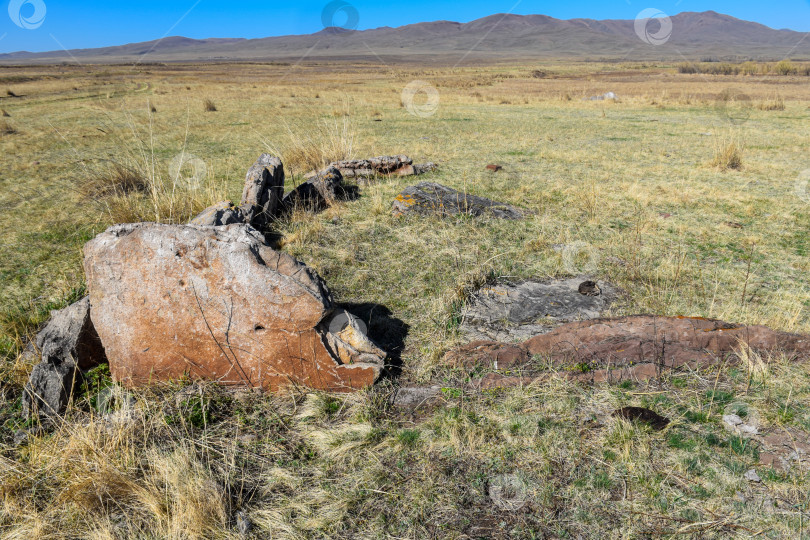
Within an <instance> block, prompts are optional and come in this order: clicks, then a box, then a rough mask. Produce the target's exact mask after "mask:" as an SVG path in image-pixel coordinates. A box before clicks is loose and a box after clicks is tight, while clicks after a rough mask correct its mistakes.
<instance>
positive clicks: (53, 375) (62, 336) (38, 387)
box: [23, 298, 106, 416]
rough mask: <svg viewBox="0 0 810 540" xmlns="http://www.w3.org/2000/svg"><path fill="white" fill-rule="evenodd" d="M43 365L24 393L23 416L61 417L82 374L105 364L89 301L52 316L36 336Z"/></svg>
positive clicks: (33, 376)
mask: <svg viewBox="0 0 810 540" xmlns="http://www.w3.org/2000/svg"><path fill="white" fill-rule="evenodd" d="M36 349H37V350H39V353H40V355H41V359H42V361H41V362H40V363H39V364H37V365H36V366H35V367H34V370H33V372H32V373H31V377H30V379H29V380H28V384H26V386H25V389H24V392H23V412H24V413H25V415H26V416H28V415H31V414H33V413H36V412H40V413H43V414H48V415H50V414H59V413H61V412H63V411H64V409H65V407H66V406H67V404H68V401H69V399H70V396H71V395H72V393H73V389H74V387H75V385H76V383H77V382H78V381H79V380H80V379H81V371H82V370H86V369H90V368H91V367H94V366H97V365H98V364H101V363H103V362H106V356H105V353H104V348H103V347H102V345H101V341H100V339H99V337H98V334H97V333H96V330H95V328H94V327H93V323H92V321H91V319H90V300H89V299H88V298H84V299H82V300H79V301H78V302H76V303H75V304H73V305H71V306H68V307H66V308H65V309H61V310H59V311H53V312H51V319H50V320H49V321H48V324H47V325H45V327H44V328H43V329H42V331H40V333H39V334H37V338H36Z"/></svg>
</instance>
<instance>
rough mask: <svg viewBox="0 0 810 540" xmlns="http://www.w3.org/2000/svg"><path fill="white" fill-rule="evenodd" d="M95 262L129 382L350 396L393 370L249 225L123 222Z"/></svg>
mask: <svg viewBox="0 0 810 540" xmlns="http://www.w3.org/2000/svg"><path fill="white" fill-rule="evenodd" d="M84 256H85V258H84V270H85V273H86V276H87V285H88V289H89V291H90V303H91V309H90V314H91V318H92V321H93V324H94V325H95V328H96V330H97V331H98V335H99V337H100V338H101V341H102V343H103V344H104V349H105V351H106V354H107V358H108V359H109V362H110V370H111V372H112V375H113V378H114V379H116V380H117V381H120V382H122V383H123V384H125V385H128V386H134V385H141V384H146V383H150V382H153V381H159V380H167V379H177V378H180V377H184V376H188V377H191V378H198V379H209V380H214V381H218V382H220V383H222V384H231V385H246V386H252V387H261V388H263V389H266V390H277V389H279V388H282V387H286V386H291V385H302V386H307V387H311V388H317V389H324V390H330V391H350V390H355V389H359V388H363V387H366V386H369V385H371V384H373V383H374V382H375V380H376V379H377V378H378V376H379V374H380V372H381V369H382V368H383V364H384V359H385V356H386V355H385V353H384V352H383V351H382V350H380V349H379V348H378V347H377V346H376V345H374V343H372V342H371V341H370V340H369V339H368V338H367V337H366V336H365V334H364V333H363V332H362V330H361V328H360V325H359V324H358V323H357V321H356V320H355V319H354V318H353V317H351V316H347V315H346V314H345V313H344V312H342V311H341V310H338V309H336V306H335V305H334V303H333V301H332V297H331V294H330V292H329V290H328V288H327V287H326V285H325V284H324V282H323V281H322V280H321V278H320V277H319V276H318V275H317V274H316V273H315V272H313V271H312V270H311V269H309V268H308V267H307V266H305V265H304V264H303V263H301V262H298V261H296V260H295V259H293V258H292V257H290V256H289V255H287V254H284V253H280V252H277V251H274V250H273V249H272V248H270V247H269V246H268V245H267V244H266V243H265V240H264V239H263V237H262V235H261V234H260V233H259V232H257V231H256V230H255V229H253V228H252V227H250V226H249V225H244V224H237V225H229V226H225V227H194V226H183V225H159V224H154V223H138V224H125V225H116V226H114V227H111V228H110V229H108V230H107V231H106V232H104V233H102V234H100V235H99V236H97V237H96V238H95V239H93V240H91V241H90V242H88V243H87V245H85V248H84Z"/></svg>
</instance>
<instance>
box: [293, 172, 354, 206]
mask: <svg viewBox="0 0 810 540" xmlns="http://www.w3.org/2000/svg"><path fill="white" fill-rule="evenodd" d="M345 198H346V190H345V189H344V187H343V176H342V175H341V173H340V171H339V170H338V169H336V168H334V167H329V168H327V169H324V170H323V171H320V172H318V173H317V174H316V175H315V176H313V177H312V178H310V179H309V180H307V181H306V182H304V183H302V184H301V185H299V186H298V187H296V188H295V189H294V190H292V191H291V192H289V193H288V194H287V195H286V196H285V197H284V200H283V203H282V206H283V208H284V210H286V211H289V210H292V209H294V208H303V209H306V210H311V211H315V212H318V211H321V210H323V209H325V208H327V207H329V206H331V205H332V204H334V203H335V202H336V201H339V200H343V199H345Z"/></svg>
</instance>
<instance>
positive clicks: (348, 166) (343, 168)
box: [305, 155, 438, 180]
mask: <svg viewBox="0 0 810 540" xmlns="http://www.w3.org/2000/svg"><path fill="white" fill-rule="evenodd" d="M329 166H330V167H334V168H336V169H338V170H339V171H340V173H341V174H342V175H343V177H344V178H356V179H364V180H367V179H372V178H376V177H378V176H414V175H419V174H425V173H427V172H430V171H434V170H436V169H437V168H438V166H437V165H436V164H435V163H422V164H414V162H413V160H412V159H411V158H409V157H408V156H402V155H400V156H379V157H374V158H370V159H354V160H344V161H334V162H332V163H330V164H329ZM316 174H317V173H316V172H315V171H313V172H310V173H308V174H307V175H306V176H305V177H306V178H314V177H315V175H316Z"/></svg>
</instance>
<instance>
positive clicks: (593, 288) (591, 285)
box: [579, 281, 602, 296]
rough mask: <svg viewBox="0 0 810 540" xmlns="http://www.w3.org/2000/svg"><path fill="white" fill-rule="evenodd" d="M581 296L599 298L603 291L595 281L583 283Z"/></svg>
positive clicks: (580, 285)
mask: <svg viewBox="0 0 810 540" xmlns="http://www.w3.org/2000/svg"><path fill="white" fill-rule="evenodd" d="M579 294H582V295H584V296H599V295H600V294H602V289H600V288H599V285H597V284H596V282H595V281H583V282H582V283H580V284H579Z"/></svg>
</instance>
